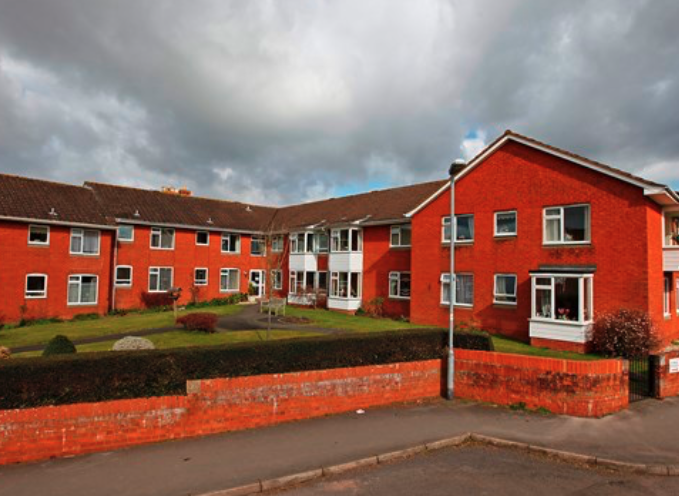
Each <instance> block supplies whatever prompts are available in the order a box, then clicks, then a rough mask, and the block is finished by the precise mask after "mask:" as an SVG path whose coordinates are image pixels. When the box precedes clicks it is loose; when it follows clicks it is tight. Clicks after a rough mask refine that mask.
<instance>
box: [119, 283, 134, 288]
mask: <svg viewBox="0 0 679 496" xmlns="http://www.w3.org/2000/svg"><path fill="white" fill-rule="evenodd" d="M115 286H116V289H130V288H131V287H132V284H118V283H116V285H115Z"/></svg>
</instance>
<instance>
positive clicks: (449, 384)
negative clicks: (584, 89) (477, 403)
mask: <svg viewBox="0 0 679 496" xmlns="http://www.w3.org/2000/svg"><path fill="white" fill-rule="evenodd" d="M464 167H465V162H464V161H463V160H461V159H458V160H456V161H455V162H454V163H453V165H451V166H450V169H449V170H448V174H449V175H450V291H449V295H450V298H449V299H450V302H449V303H450V305H449V307H448V308H449V310H448V313H449V322H448V375H447V380H446V398H447V399H448V400H452V399H453V398H454V397H455V348H454V346H453V335H454V334H455V230H456V229H455V175H456V174H457V172H459V171H460V170H461V169H463V168H464Z"/></svg>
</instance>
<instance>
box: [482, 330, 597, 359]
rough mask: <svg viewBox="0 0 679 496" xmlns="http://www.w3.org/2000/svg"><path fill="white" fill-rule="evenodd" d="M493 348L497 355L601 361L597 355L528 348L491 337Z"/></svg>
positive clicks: (500, 338) (507, 339)
mask: <svg viewBox="0 0 679 496" xmlns="http://www.w3.org/2000/svg"><path fill="white" fill-rule="evenodd" d="M493 346H495V351H497V352H499V353H512V354H514V355H530V356H540V357H547V358H561V359H565V360H582V361H591V360H601V359H602V358H601V357H600V356H599V355H583V354H580V353H575V352H572V351H558V350H550V349H547V348H536V347H535V346H530V345H528V344H526V343H522V342H521V341H515V340H514V339H509V338H505V337H502V336H493Z"/></svg>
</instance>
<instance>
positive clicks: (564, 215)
mask: <svg viewBox="0 0 679 496" xmlns="http://www.w3.org/2000/svg"><path fill="white" fill-rule="evenodd" d="M590 238H591V236H590V212H589V205H574V206H571V207H547V208H545V210H544V242H545V244H573V243H574V244H584V243H589V242H590Z"/></svg>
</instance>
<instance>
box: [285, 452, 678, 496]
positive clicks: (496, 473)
mask: <svg viewBox="0 0 679 496" xmlns="http://www.w3.org/2000/svg"><path fill="white" fill-rule="evenodd" d="M278 494H284V495H285V496H323V495H328V496H329V495H332V496H348V495H368V496H387V495H388V496H417V495H427V496H444V495H445V496H455V495H460V496H470V495H489V496H490V495H493V496H496V495H503V496H504V495H508V496H513V495H517V496H526V495H531V496H539V495H542V494H548V495H549V496H560V495H569V496H576V495H583V496H584V495H587V496H591V495H594V496H600V495H601V496H607V495H611V496H613V495H615V496H619V495H623V496H625V495H663V496H664V495H675V494H679V477H662V476H637V475H633V474H626V473H621V472H614V471H609V470H602V469H591V468H585V467H580V466H576V465H572V464H569V463H565V462H561V461H556V460H553V459H551V458H547V457H545V456H542V455H530V454H527V453H522V452H519V451H515V450H507V449H499V448H491V447H481V446H468V447H462V448H454V449H449V450H443V451H438V452H433V453H427V454H422V455H417V456H415V457H413V458H410V459H408V460H403V461H400V462H394V463H391V464H386V465H380V466H377V467H374V468H369V469H364V470H360V471H356V472H349V473H347V474H345V475H341V476H336V477H330V478H326V479H322V480H320V481H319V482H315V483H309V484H305V485H301V486H298V487H297V488H293V489H291V490H288V491H282V492H280V493H278Z"/></svg>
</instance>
